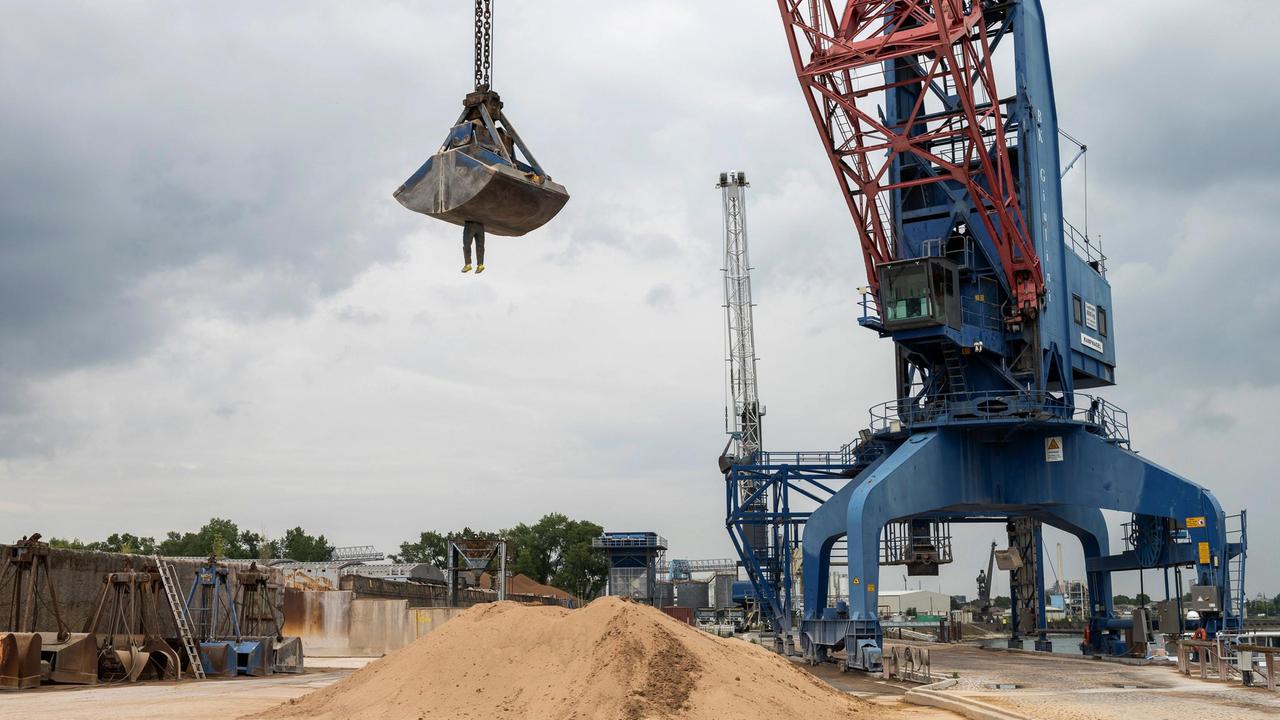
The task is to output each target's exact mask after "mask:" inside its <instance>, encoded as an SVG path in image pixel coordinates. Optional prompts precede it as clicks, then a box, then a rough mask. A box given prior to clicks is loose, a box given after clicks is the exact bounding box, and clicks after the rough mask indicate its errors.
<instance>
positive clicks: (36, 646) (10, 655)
mask: <svg viewBox="0 0 1280 720" xmlns="http://www.w3.org/2000/svg"><path fill="white" fill-rule="evenodd" d="M39 684H40V635H39V634H37V633H0V690H22V689H24V688H33V687H36V686H37V685H39Z"/></svg>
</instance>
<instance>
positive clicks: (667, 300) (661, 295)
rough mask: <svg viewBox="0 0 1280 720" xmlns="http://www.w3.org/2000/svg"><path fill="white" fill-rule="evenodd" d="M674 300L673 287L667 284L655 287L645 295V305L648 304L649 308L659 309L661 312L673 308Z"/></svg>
mask: <svg viewBox="0 0 1280 720" xmlns="http://www.w3.org/2000/svg"><path fill="white" fill-rule="evenodd" d="M672 299H673V294H672V290H671V286H670V285H667V284H665V283H663V284H661V285H654V286H653V287H651V288H649V292H647V293H645V295H644V301H645V303H647V304H648V305H649V307H652V308H657V309H659V310H664V309H666V308H669V307H671V302H672Z"/></svg>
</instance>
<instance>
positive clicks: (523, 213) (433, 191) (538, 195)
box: [394, 145, 569, 236]
mask: <svg viewBox="0 0 1280 720" xmlns="http://www.w3.org/2000/svg"><path fill="white" fill-rule="evenodd" d="M394 195H395V198H396V200H398V201H399V202H400V204H401V205H404V206H405V207H406V208H409V209H410V210H413V211H414V212H420V213H422V214H424V215H430V216H431V217H433V218H436V219H439V220H445V221H447V222H451V223H453V224H455V225H462V224H464V223H465V222H466V221H468V220H474V221H476V222H479V223H482V224H483V225H484V229H485V232H486V233H490V234H493V235H506V236H517V235H524V234H525V233H527V232H530V231H532V230H536V229H538V228H540V227H542V226H543V225H545V224H546V223H547V221H549V220H551V218H553V217H555V216H556V214H557V213H559V212H560V209H561V208H563V207H564V205H565V203H567V202H568V201H569V193H568V192H567V191H566V190H565V189H564V186H563V185H561V184H559V183H557V182H555V181H553V180H551V179H550V178H545V177H541V176H539V175H537V173H536V172H534V170H533V169H532V168H528V169H523V168H520V167H513V166H512V165H511V164H509V163H508V162H507V161H506V160H505V159H503V158H502V157H500V156H499V155H498V154H497V153H494V152H492V151H490V150H488V149H485V148H483V147H479V146H474V145H472V146H466V147H461V148H454V149H451V150H443V151H441V152H438V153H436V154H435V155H433V156H431V157H430V158H428V159H427V162H426V163H424V164H423V165H422V167H421V168H419V169H418V171H417V172H415V173H414V174H413V175H412V176H410V177H409V179H408V180H406V181H405V183H404V184H403V185H401V186H400V188H399V189H398V190H396V191H395V193H394Z"/></svg>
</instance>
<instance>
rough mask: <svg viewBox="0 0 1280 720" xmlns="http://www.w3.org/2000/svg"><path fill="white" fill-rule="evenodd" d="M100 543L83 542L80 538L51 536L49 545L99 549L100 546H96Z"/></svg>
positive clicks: (61, 547) (58, 547)
mask: <svg viewBox="0 0 1280 720" xmlns="http://www.w3.org/2000/svg"><path fill="white" fill-rule="evenodd" d="M99 544H100V543H85V542H81V541H80V538H70V539H68V538H58V537H51V538H49V547H52V548H57V549H59V550H97V549H98V548H97V547H95V546H96V545H99Z"/></svg>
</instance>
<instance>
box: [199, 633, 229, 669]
mask: <svg viewBox="0 0 1280 720" xmlns="http://www.w3.org/2000/svg"><path fill="white" fill-rule="evenodd" d="M200 664H201V665H203V666H204V674H205V676H207V677H235V674H236V654H235V651H234V650H233V649H232V647H231V643H229V642H219V641H217V640H211V641H207V642H202V643H200Z"/></svg>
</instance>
